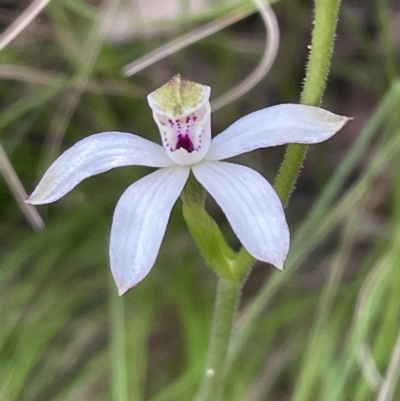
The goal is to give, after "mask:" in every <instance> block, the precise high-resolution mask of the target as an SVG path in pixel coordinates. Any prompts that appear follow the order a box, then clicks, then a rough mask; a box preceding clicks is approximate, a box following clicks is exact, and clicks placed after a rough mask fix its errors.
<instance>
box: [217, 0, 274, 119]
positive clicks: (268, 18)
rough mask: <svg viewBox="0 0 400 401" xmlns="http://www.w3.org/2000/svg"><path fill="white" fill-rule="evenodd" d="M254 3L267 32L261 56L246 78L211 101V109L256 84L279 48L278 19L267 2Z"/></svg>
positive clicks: (271, 62)
mask: <svg viewBox="0 0 400 401" xmlns="http://www.w3.org/2000/svg"><path fill="white" fill-rule="evenodd" d="M254 4H255V5H256V7H257V9H258V11H259V13H260V16H261V18H262V19H263V21H264V24H265V29H266V33H267V40H266V43H265V48H264V54H263V57H262V59H261V61H260V63H259V64H258V66H257V68H256V69H255V70H254V71H253V72H252V73H251V74H250V75H249V76H248V77H247V78H246V79H244V80H243V81H242V82H241V83H240V84H239V85H237V86H236V87H234V88H233V89H232V90H230V91H229V92H227V93H225V94H224V95H222V96H220V97H218V98H217V99H215V100H214V101H212V102H211V108H212V110H213V111H215V110H218V109H220V108H221V107H224V106H226V105H227V104H229V103H231V102H233V101H235V100H236V99H238V98H239V97H241V96H243V95H244V94H245V93H247V92H248V91H249V90H250V89H252V88H254V86H256V85H257V84H258V82H260V81H261V80H262V79H263V78H264V77H265V75H267V73H268V71H269V70H270V68H271V66H272V64H273V62H274V61H275V58H276V55H277V53H278V48H279V26H278V21H277V20H276V17H275V14H274V12H273V11H272V8H271V7H270V5H269V4H268V3H266V2H265V0H254Z"/></svg>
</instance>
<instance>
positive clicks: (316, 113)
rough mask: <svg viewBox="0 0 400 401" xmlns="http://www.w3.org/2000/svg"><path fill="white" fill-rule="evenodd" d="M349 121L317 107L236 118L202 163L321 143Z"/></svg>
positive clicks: (286, 107)
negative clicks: (286, 146)
mask: <svg viewBox="0 0 400 401" xmlns="http://www.w3.org/2000/svg"><path fill="white" fill-rule="evenodd" d="M349 120H350V119H349V118H348V117H342V116H338V115H336V114H333V113H331V112H329V111H326V110H324V109H320V108H319V107H313V106H305V105H301V104H280V105H277V106H272V107H268V108H266V109H262V110H258V111H256V112H254V113H251V114H248V115H247V116H244V117H242V118H240V119H239V120H237V121H236V122H234V123H233V124H232V125H231V126H229V127H228V128H227V129H226V130H225V131H223V132H222V133H221V134H219V135H217V136H216V137H215V138H214V139H213V140H212V142H211V147H210V150H209V152H208V154H207V156H206V157H205V160H223V159H227V158H229V157H233V156H236V155H239V154H242V153H246V152H250V151H251V150H254V149H258V148H266V147H269V146H278V145H283V144H285V143H308V144H311V143H318V142H323V141H325V140H327V139H329V138H330V137H331V136H333V135H334V134H335V133H336V132H338V131H339V130H340V129H341V128H342V127H343V126H344V125H345V124H346V123H347V122H348V121H349Z"/></svg>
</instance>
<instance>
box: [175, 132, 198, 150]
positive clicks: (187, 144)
mask: <svg viewBox="0 0 400 401" xmlns="http://www.w3.org/2000/svg"><path fill="white" fill-rule="evenodd" d="M180 148H183V149H186V150H187V151H188V152H189V153H191V152H193V151H194V146H193V142H192V141H191V140H190V138H189V135H181V134H179V135H178V142H177V144H176V148H175V149H180Z"/></svg>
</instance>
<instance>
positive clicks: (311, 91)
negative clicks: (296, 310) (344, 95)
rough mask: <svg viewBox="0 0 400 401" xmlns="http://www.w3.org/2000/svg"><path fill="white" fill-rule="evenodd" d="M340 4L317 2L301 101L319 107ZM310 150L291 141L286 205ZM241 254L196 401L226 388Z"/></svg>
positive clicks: (221, 295)
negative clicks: (226, 367)
mask: <svg viewBox="0 0 400 401" xmlns="http://www.w3.org/2000/svg"><path fill="white" fill-rule="evenodd" d="M339 6H340V0H316V1H315V19H314V30H313V35H312V41H311V51H310V56H309V61H308V65H307V72H306V77H305V81H304V87H303V91H302V94H301V98H300V99H301V100H300V102H301V103H302V104H307V105H311V106H318V105H319V104H320V103H321V100H322V96H323V93H324V90H325V86H326V81H327V78H328V73H329V67H330V62H331V57H332V51H333V44H334V38H335V30H336V25H337V19H338V13H339ZM307 149H308V147H307V145H301V144H291V145H289V146H288V148H287V151H286V154H285V157H284V160H283V162H282V165H281V167H280V170H279V173H278V175H277V178H276V181H275V190H276V192H277V193H278V195H279V196H280V198H281V200H282V202H283V203H284V204H285V205H286V204H287V202H288V201H289V198H290V195H291V193H292V191H293V189H294V186H295V184H296V179H297V176H298V174H299V172H300V170H301V167H302V165H303V161H304V159H305V157H306V153H307ZM240 255H242V259H243V258H244V259H243V260H246V261H247V269H246V267H245V266H242V271H243V279H242V283H240V284H237V283H233V282H230V281H229V280H226V279H223V278H220V279H219V284H218V292H217V299H216V304H215V309H214V318H213V323H212V329H211V339H210V347H209V351H208V356H207V364H206V369H205V373H204V377H203V382H202V384H201V387H200V391H199V393H198V396H197V398H196V401H218V399H219V398H220V396H221V394H222V391H223V389H224V382H225V376H226V371H225V363H226V357H227V353H228V348H229V340H230V338H231V334H232V329H233V323H234V317H235V314H236V310H237V307H238V300H239V295H240V291H241V288H242V285H243V283H244V282H245V280H246V277H247V274H246V271H247V272H248V271H249V270H250V268H251V266H252V264H253V259H252V258H251V257H250V256H249V255H248V254H247V251H245V250H244V249H243V250H242V251H241V252H240ZM242 262H243V261H242ZM236 263H238V261H237V262H236Z"/></svg>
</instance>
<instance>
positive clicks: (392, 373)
mask: <svg viewBox="0 0 400 401" xmlns="http://www.w3.org/2000/svg"><path fill="white" fill-rule="evenodd" d="M399 376H400V334H399V336H398V337H397V341H396V345H395V347H394V351H393V355H392V359H391V361H390V364H389V369H388V372H387V375H386V377H385V380H384V381H383V383H382V387H381V390H380V392H379V395H378V398H377V401H391V400H392V399H393V395H394V391H395V389H396V385H397V382H398V380H399Z"/></svg>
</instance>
